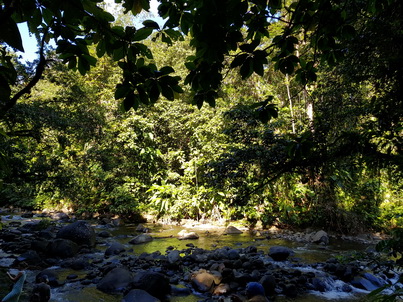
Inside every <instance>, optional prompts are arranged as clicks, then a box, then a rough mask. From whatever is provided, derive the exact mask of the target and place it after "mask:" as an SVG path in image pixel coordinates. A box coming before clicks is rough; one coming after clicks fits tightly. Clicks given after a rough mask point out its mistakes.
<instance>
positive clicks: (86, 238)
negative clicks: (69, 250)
mask: <svg viewBox="0 0 403 302" xmlns="http://www.w3.org/2000/svg"><path fill="white" fill-rule="evenodd" d="M56 237H57V238H63V239H69V240H71V241H73V242H75V243H77V244H78V245H87V246H91V247H92V246H95V237H96V235H95V231H94V229H93V228H92V227H91V226H90V225H89V224H88V223H87V222H85V221H81V220H80V221H76V222H74V223H72V224H69V225H67V226H65V227H63V228H61V229H60V230H59V232H58V233H57V236H56Z"/></svg>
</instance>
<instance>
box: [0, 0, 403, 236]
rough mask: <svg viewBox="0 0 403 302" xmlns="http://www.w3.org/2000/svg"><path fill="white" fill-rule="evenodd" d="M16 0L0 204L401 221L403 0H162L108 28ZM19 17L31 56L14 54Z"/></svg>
mask: <svg viewBox="0 0 403 302" xmlns="http://www.w3.org/2000/svg"><path fill="white" fill-rule="evenodd" d="M11 2H13V1H11ZM11 2H10V1H0V3H1V11H0V13H1V14H4V15H5V16H7V15H6V13H7V12H8V9H9V8H10V7H11V8H13V7H12V6H10V3H11ZM14 2H15V1H14ZM16 2H18V3H19V4H20V7H19V9H20V10H12V14H10V16H7V18H8V19H7V18H3V19H2V20H5V21H2V22H3V23H4V22H6V23H7V22H8V24H7V25H9V28H10V30H8V31H4V32H3V33H1V34H0V42H1V43H0V52H1V65H0V84H1V89H0V97H1V108H0V109H1V110H0V113H1V114H0V130H1V131H0V132H1V135H0V145H1V149H0V151H1V154H0V156H1V157H0V159H1V161H0V164H1V170H0V178H1V187H0V191H1V200H0V202H1V205H3V206H14V207H23V208H29V209H38V210H43V209H48V210H49V209H53V210H55V209H57V210H60V209H65V210H72V211H74V212H76V213H78V214H79V213H86V214H92V215H95V214H105V213H108V214H113V215H115V214H116V215H120V216H122V217H126V218H131V219H133V220H134V219H140V218H141V215H143V214H145V213H150V214H153V215H156V216H157V217H158V218H161V219H168V220H170V221H175V220H180V219H185V218H188V219H196V220H200V219H205V218H208V219H221V218H224V219H229V220H232V219H244V220H245V222H246V223H247V224H248V225H249V226H254V225H256V224H257V223H258V222H259V223H261V224H262V225H263V226H270V225H272V224H276V225H278V226H284V227H285V226H292V227H308V226H309V227H312V226H313V227H321V228H325V229H331V230H337V231H339V232H343V233H358V232H361V231H363V230H390V229H394V228H401V227H402V226H403V217H402V214H403V201H402V194H401V191H402V186H403V181H402V167H403V162H402V152H403V138H402V137H403V135H402V134H403V128H402V116H403V115H402V111H403V104H402V95H403V94H402V81H403V77H402V71H403V66H402V64H403V51H402V48H403V41H402V40H403V34H402V33H403V29H402V24H401V22H402V21H401V20H403V18H402V17H403V5H402V3H401V2H399V0H395V1H393V0H371V1H334V2H333V1H326V0H320V1H319V0H318V1H308V0H300V1H270V2H268V3H267V1H237V0H228V1H224V0H223V1H222V2H219V3H220V4H217V2H214V1H160V6H159V14H160V16H161V17H163V18H165V20H166V23H164V24H163V25H161V24H158V23H157V22H155V21H153V20H149V18H150V16H149V15H147V14H146V13H144V10H147V9H149V1H134V0H131V1H129V0H128V1H123V3H121V4H122V6H120V7H121V8H120V10H119V8H118V10H117V11H116V12H115V13H114V15H115V18H114V17H113V16H112V15H111V14H110V13H108V12H107V11H105V10H104V8H105V4H103V3H102V2H101V3H97V2H96V1H90V0H83V1H78V0H77V1H71V3H70V2H69V3H70V4H66V3H65V2H63V1H60V3H58V2H59V1H53V4H52V3H51V2H52V1H50V2H49V3H48V2H46V1H42V2H36V1H16ZM117 2H119V3H120V2H122V1H117ZM24 3H25V4H24ZM27 3H36V5H35V6H32V5H28V4H27ZM59 4H60V5H59ZM24 5H25V6H24ZM70 5H71V6H70ZM77 7H81V8H83V9H82V10H81V11H80V10H76V9H77ZM84 8H85V9H84ZM24 10H25V11H24ZM30 10H31V11H30ZM20 12H24V14H23V13H20ZM27 12H31V14H30V17H26V16H27ZM234 12H236V13H234ZM58 13H59V15H60V16H59V15H58ZM80 13H82V14H83V15H80ZM262 14H263V15H262ZM73 15H75V17H73ZM88 15H91V16H90V17H91V18H90V19H91V21H88V20H89V19H88ZM52 16H53V17H52ZM58 16H59V17H60V20H58ZM82 16H84V17H82ZM133 16H135V17H133ZM231 16H232V17H231ZM262 16H264V17H263V18H262ZM224 17H225V18H224ZM86 18H87V19H86ZM231 18H233V19H231ZM94 19H95V21H97V20H98V23H96V22H95V21H94ZM146 19H147V20H146ZM238 19H239V20H238ZM241 19H242V22H241V21H240V20H241ZM223 20H224V21H223ZM23 21H24V22H28V26H29V28H30V32H32V34H33V35H34V36H35V37H36V38H37V40H38V52H39V53H38V60H36V61H34V62H21V60H20V58H19V57H18V55H17V53H16V51H17V50H22V49H21V48H22V44H21V43H20V42H21V41H20V40H19V39H17V38H15V37H17V36H18V35H16V33H17V32H16V31H15V28H16V27H13V26H14V25H15V24H18V23H21V22H23ZM58 22H59V23H58ZM63 22H64V23H63ZM69 22H70V23H69ZM80 22H81V23H80ZM225 22H227V23H225ZM259 22H260V23H259ZM224 23H225V24H224ZM66 24H67V25H66ZM94 24H95V25H94ZM101 25H102V27H101ZM57 26H59V27H57ZM106 27H107V30H108V35H107V34H106V33H105V32H106V31H104V28H106ZM61 28H62V29H61ZM58 30H59V31H58ZM17 31H18V29H17ZM100 33H101V34H102V35H103V36H102V37H100V36H99V34H100ZM97 34H98V36H97ZM52 39H53V41H54V42H51V41H52ZM52 43H53V44H52ZM52 45H53V46H54V47H55V49H53V47H52ZM159 66H164V67H162V68H159ZM27 87H28V89H27ZM157 100H158V101H157Z"/></svg>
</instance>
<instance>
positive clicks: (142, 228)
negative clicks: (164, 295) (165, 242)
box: [136, 223, 150, 233]
mask: <svg viewBox="0 0 403 302" xmlns="http://www.w3.org/2000/svg"><path fill="white" fill-rule="evenodd" d="M149 231H150V229H149V228H146V227H145V226H144V225H142V224H141V223H140V224H139V225H137V227H136V232H139V233H148V232H149Z"/></svg>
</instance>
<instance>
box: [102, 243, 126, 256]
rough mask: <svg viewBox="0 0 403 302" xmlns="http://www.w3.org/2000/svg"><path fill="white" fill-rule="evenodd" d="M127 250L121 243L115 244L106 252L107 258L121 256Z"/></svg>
mask: <svg viewBox="0 0 403 302" xmlns="http://www.w3.org/2000/svg"><path fill="white" fill-rule="evenodd" d="M125 250H126V248H125V246H124V245H123V244H121V243H119V242H113V243H112V244H111V245H110V246H109V247H108V248H107V249H106V251H105V256H113V255H119V254H120V253H123V252H124V251H125Z"/></svg>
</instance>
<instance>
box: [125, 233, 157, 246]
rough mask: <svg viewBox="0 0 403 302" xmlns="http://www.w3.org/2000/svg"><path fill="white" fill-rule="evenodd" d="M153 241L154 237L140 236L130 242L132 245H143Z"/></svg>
mask: <svg viewBox="0 0 403 302" xmlns="http://www.w3.org/2000/svg"><path fill="white" fill-rule="evenodd" d="M152 240H153V237H151V235H149V234H140V235H137V236H135V237H134V238H133V239H132V240H130V241H129V243H130V244H143V243H147V242H150V241H152Z"/></svg>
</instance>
